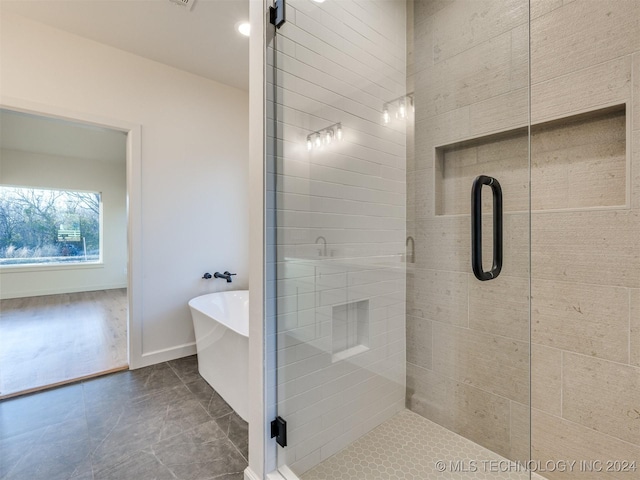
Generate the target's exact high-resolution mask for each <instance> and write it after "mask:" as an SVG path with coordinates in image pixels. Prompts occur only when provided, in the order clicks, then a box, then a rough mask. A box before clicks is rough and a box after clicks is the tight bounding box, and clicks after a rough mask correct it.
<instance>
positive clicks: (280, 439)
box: [271, 416, 287, 448]
mask: <svg viewBox="0 0 640 480" xmlns="http://www.w3.org/2000/svg"><path fill="white" fill-rule="evenodd" d="M273 437H276V442H277V443H278V445H280V446H281V447H283V448H284V447H286V446H287V422H285V420H284V418H282V417H280V416H278V417H276V419H275V420H273V421H272V422H271V438H273Z"/></svg>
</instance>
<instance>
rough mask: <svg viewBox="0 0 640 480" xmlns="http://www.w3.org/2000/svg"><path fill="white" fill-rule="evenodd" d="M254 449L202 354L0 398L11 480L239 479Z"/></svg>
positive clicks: (2, 457) (5, 475)
mask: <svg viewBox="0 0 640 480" xmlns="http://www.w3.org/2000/svg"><path fill="white" fill-rule="evenodd" d="M247 445H248V439H247V424H246V422H244V421H243V420H242V419H241V418H240V417H239V416H238V415H237V414H236V413H235V412H234V411H233V410H232V409H231V407H229V405H227V403H226V402H225V401H224V400H223V399H222V398H221V397H220V396H219V395H218V394H217V393H216V392H215V391H214V390H213V389H212V388H211V387H210V386H209V385H208V384H207V383H206V382H205V381H204V380H203V379H202V377H200V375H198V369H197V363H196V357H195V356H193V357H187V358H183V359H180V360H174V361H171V362H167V363H162V364H159V365H154V366H151V367H146V368H142V369H139V370H133V371H126V372H120V373H115V374H112V375H108V376H105V377H100V378H96V379H92V380H87V381H84V382H81V383H76V384H73V385H68V386H65V387H60V388H56V389H53V390H48V391H44V392H40V393H36V394H32V395H28V396H23V397H17V398H13V399H8V400H4V401H2V402H0V479H2V480H40V479H42V480H58V479H60V480H68V479H73V480H165V479H166V480H175V479H180V480H196V479H197V480H208V479H220V480H235V479H242V478H243V473H242V472H243V470H244V469H245V467H246V466H247V458H248V451H247Z"/></svg>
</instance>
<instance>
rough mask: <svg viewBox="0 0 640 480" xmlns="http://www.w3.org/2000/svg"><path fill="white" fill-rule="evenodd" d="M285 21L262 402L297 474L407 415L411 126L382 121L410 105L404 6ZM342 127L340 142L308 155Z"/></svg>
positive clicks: (276, 60) (329, 11)
mask: <svg viewBox="0 0 640 480" xmlns="http://www.w3.org/2000/svg"><path fill="white" fill-rule="evenodd" d="M286 9H287V10H286V16H287V21H286V23H285V24H284V25H283V26H282V28H281V29H279V30H278V32H277V37H276V41H275V47H274V48H275V51H276V53H275V55H274V53H273V50H268V63H270V64H271V65H273V67H274V68H273V69H271V68H270V69H268V75H271V78H269V79H268V85H267V97H268V102H267V103H268V117H269V119H270V122H269V123H268V125H269V126H268V129H269V130H268V132H267V138H268V140H267V152H268V158H267V162H268V170H269V175H268V185H267V192H268V193H267V195H268V212H267V228H268V242H267V243H268V255H267V257H268V258H267V259H268V266H269V268H268V271H270V272H271V273H270V274H268V282H267V284H268V293H267V295H268V298H269V304H268V311H267V317H268V325H269V326H270V331H269V332H270V333H269V335H268V341H269V342H270V346H271V347H272V348H273V349H274V351H275V350H277V354H276V358H273V359H270V362H271V365H275V368H277V371H276V372H273V371H272V372H271V375H272V376H273V375H274V373H275V376H276V378H277V389H276V390H275V391H271V392H270V394H269V398H270V401H271V402H277V412H278V415H281V416H282V417H284V419H285V420H286V421H287V424H288V443H289V446H287V447H286V448H285V449H281V448H278V464H279V466H283V465H287V466H288V467H290V468H292V469H293V470H294V471H295V472H296V473H298V474H301V473H303V472H305V471H306V470H308V469H309V468H311V467H313V466H314V465H315V464H317V463H319V462H320V461H322V460H324V459H326V458H327V457H329V456H331V455H332V454H334V453H335V452H337V451H338V450H340V449H342V448H343V447H345V446H346V445H348V444H349V443H351V442H352V441H354V440H355V439H357V438H359V437H360V436H361V435H363V434H364V433H366V432H367V431H369V430H370V429H372V428H374V427H376V426H377V425H379V424H380V423H381V422H383V421H385V420H386V419H388V418H389V417H390V416H391V415H393V414H394V413H396V412H398V411H399V410H401V409H402V408H403V406H404V394H405V367H406V363H405V267H404V263H403V262H402V260H403V255H402V254H403V253H404V248H405V229H406V221H405V220H406V215H405V209H406V184H405V179H406V165H405V164H406V143H405V125H404V124H401V123H399V122H398V123H395V124H394V125H392V126H391V127H385V126H384V125H383V122H382V108H383V104H384V103H385V102H386V101H389V100H392V99H395V98H397V97H400V96H402V95H404V94H405V93H406V90H405V88H406V83H405V72H406V52H405V21H406V18H405V17H406V15H405V1H404V0H400V1H368V0H363V1H352V2H326V3H323V4H319V3H316V2H312V1H309V0H290V1H288V2H287V6H286ZM274 72H275V84H276V86H275V88H274V78H273V74H274ZM274 120H275V121H274ZM336 123H340V124H341V126H342V133H343V138H342V140H339V139H338V138H337V137H335V138H334V139H333V142H332V143H331V144H328V145H327V144H322V145H321V147H320V148H312V149H311V150H308V148H307V136H308V135H309V134H313V132H316V131H319V130H321V129H324V128H326V127H329V126H331V125H334V124H336ZM334 133H335V134H337V131H336V129H335V128H334ZM274 137H275V141H274ZM312 140H314V139H312ZM269 203H270V205H269ZM276 315H277V321H276ZM268 351H271V348H268Z"/></svg>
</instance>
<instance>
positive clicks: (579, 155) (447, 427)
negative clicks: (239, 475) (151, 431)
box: [266, 0, 640, 480]
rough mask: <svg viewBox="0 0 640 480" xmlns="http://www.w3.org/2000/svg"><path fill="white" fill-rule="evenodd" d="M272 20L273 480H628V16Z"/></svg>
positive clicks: (452, 14) (606, 10)
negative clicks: (276, 473)
mask: <svg viewBox="0 0 640 480" xmlns="http://www.w3.org/2000/svg"><path fill="white" fill-rule="evenodd" d="M278 3H280V5H279V7H280V8H284V12H285V13H284V22H283V23H281V24H280V25H279V26H278V28H275V27H274V26H271V28H272V38H271V40H270V42H269V45H268V46H267V49H268V52H267V63H268V66H267V88H266V92H267V116H268V118H267V158H266V162H267V235H266V238H267V253H268V254H267V258H268V262H267V297H268V308H267V319H266V322H267V331H268V338H267V348H268V351H269V355H270V357H269V365H268V368H269V369H270V373H271V378H272V379H273V385H272V387H271V388H270V390H269V399H268V401H269V403H270V405H271V406H272V410H275V411H277V415H278V417H279V420H280V423H278V422H276V423H275V424H274V432H273V433H274V435H275V437H277V440H278V441H279V443H280V444H282V445H285V444H286V446H278V447H277V466H278V469H279V470H280V472H281V473H282V474H283V475H284V476H285V477H286V478H295V477H296V476H297V477H300V478H303V479H308V480H314V479H318V480H319V479H331V480H334V479H336V478H354V479H356V478H359V479H362V478H367V479H390V478H401V479H405V478H416V479H424V478H468V479H471V478H514V479H525V478H527V479H528V478H536V475H542V476H543V477H546V478H550V479H554V478H574V476H575V478H581V479H591V478H602V477H598V474H599V473H601V472H599V473H598V472H596V471H595V470H593V471H590V470H589V469H590V468H591V469H593V468H596V467H594V465H596V466H597V462H602V464H604V465H606V462H608V461H611V462H621V463H617V464H615V466H614V467H612V468H617V469H618V471H617V472H614V474H613V475H612V476H611V477H610V478H625V479H628V478H631V476H633V473H628V472H629V471H631V470H629V469H631V466H632V462H635V461H638V460H640V446H639V445H640V433H639V432H640V430H638V427H637V425H638V424H637V421H638V420H637V419H638V418H640V417H638V410H639V409H640V407H639V405H640V396H639V394H638V391H639V390H640V389H639V388H638V387H640V369H639V367H640V361H639V359H640V337H639V335H640V333H639V331H640V327H639V325H640V318H638V317H639V316H640V293H639V292H640V246H639V241H638V238H640V235H639V234H640V220H639V213H640V210H639V208H640V203H639V202H640V200H638V197H637V195H638V193H639V192H640V180H639V179H640V176H639V175H638V171H639V169H638V168H637V163H638V161H640V159H639V158H638V155H639V150H640V148H639V147H638V138H639V133H640V132H639V130H640V118H638V113H637V112H640V107H639V106H638V105H639V104H638V102H640V92H639V90H640V83H639V82H638V79H639V78H640V70H638V68H639V66H640V53H639V52H640V21H638V18H640V3H639V2H634V1H633V0H630V1H626V0H611V1H602V2H594V1H591V0H557V1H547V2H542V1H531V2H529V0H486V1H485V0H451V1H436V0H409V1H403V0H382V1H381V0H341V1H337V0H326V1H324V2H318V1H312V0H286V2H278ZM283 3H284V7H282V4H283ZM281 12H282V10H280V15H281ZM276 16H277V15H274V20H275V17H276ZM280 18H281V17H279V18H278V19H277V20H276V21H275V22H274V23H280ZM576 19H579V21H576ZM634 106H635V110H634ZM634 149H635V150H634ZM634 165H635V166H636V168H634ZM634 412H635V413H634ZM283 422H286V425H285V424H284V423H283ZM285 431H286V438H285V437H284V435H283V434H284V433H285ZM571 461H575V463H574V464H573V466H572V467H571V468H572V470H571V471H569V467H566V466H565V468H564V469H563V467H562V465H563V462H565V464H566V465H569V464H570V462H571ZM579 462H584V463H583V464H580V463H579ZM624 462H627V463H624ZM612 465H613V464H612ZM625 466H626V467H625ZM625 468H626V469H627V470H626V471H624V469H625ZM625 474H626V475H627V476H625ZM628 475H631V476H628ZM607 478H609V477H607Z"/></svg>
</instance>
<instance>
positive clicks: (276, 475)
mask: <svg viewBox="0 0 640 480" xmlns="http://www.w3.org/2000/svg"><path fill="white" fill-rule="evenodd" d="M267 480H300V479H299V478H298V476H297V475H296V474H295V473H293V471H292V470H291V469H290V468H289V467H287V466H286V465H285V466H283V467H280V468H279V469H277V470H274V471H273V472H271V473H270V474H268V475H267Z"/></svg>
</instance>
